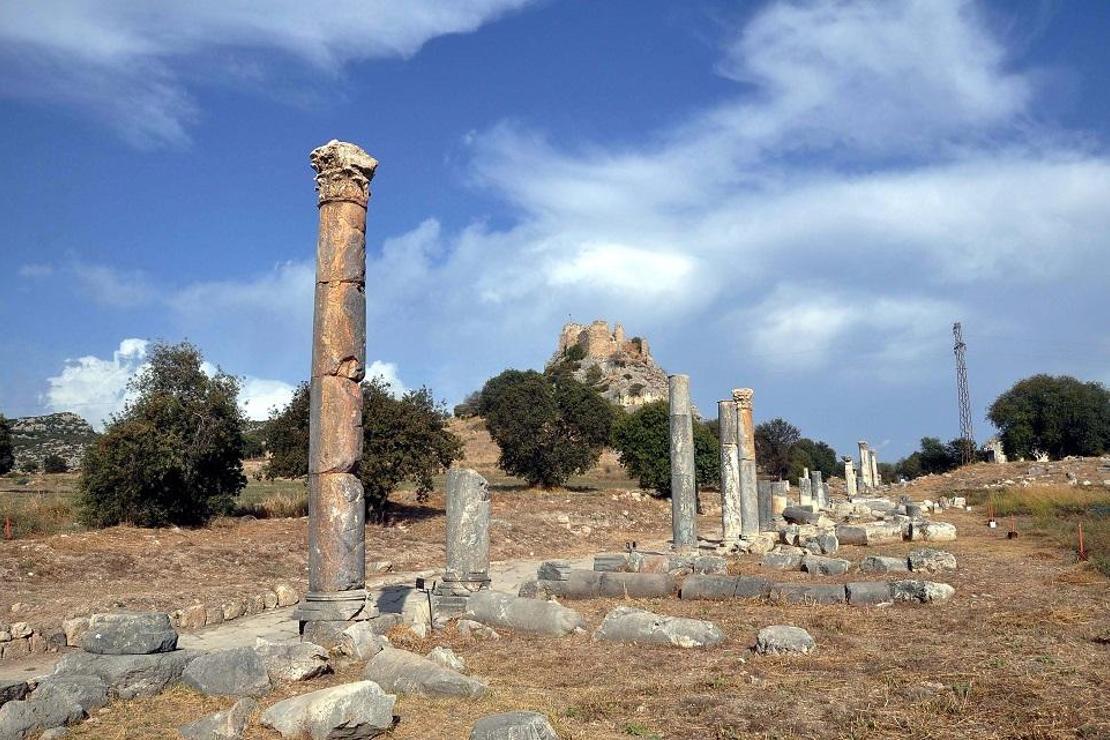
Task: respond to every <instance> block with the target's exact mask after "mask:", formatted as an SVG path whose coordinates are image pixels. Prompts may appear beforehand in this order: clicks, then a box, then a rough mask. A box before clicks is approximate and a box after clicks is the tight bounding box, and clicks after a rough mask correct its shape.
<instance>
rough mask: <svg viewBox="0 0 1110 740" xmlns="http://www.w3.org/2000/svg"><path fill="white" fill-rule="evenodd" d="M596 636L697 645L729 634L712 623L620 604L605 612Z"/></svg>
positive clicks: (648, 642) (688, 646)
mask: <svg viewBox="0 0 1110 740" xmlns="http://www.w3.org/2000/svg"><path fill="white" fill-rule="evenodd" d="M593 639H595V640H611V641H615V642H633V643H643V644H649V645H673V646H675V647H682V648H693V647H711V646H713V645H717V644H719V643H721V642H723V641H724V639H725V636H724V633H723V632H721V630H720V628H719V627H717V625H715V624H713V623H712V622H707V621H704V620H701V619H686V618H683V617H668V616H665V615H662V614H653V613H652V612H649V611H644V610H642V609H635V608H633V607H630V606H618V607H616V608H615V609H613V610H612V611H610V612H609V613H608V614H607V615H605V620H604V621H603V622H602V623H601V626H600V627H598V628H597V630H596V631H595V632H594V637H593Z"/></svg>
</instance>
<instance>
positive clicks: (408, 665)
mask: <svg viewBox="0 0 1110 740" xmlns="http://www.w3.org/2000/svg"><path fill="white" fill-rule="evenodd" d="M362 677H363V678H365V679H367V680H369V681H374V682H376V683H377V684H378V685H379V686H381V687H382V688H383V689H385V690H386V691H392V692H394V693H397V694H421V695H424V696H465V697H479V696H485V695H486V694H487V693H488V692H489V687H488V686H486V684H484V683H482V682H481V681H478V680H477V679H474V678H470V677H469V676H464V675H462V674H461V673H459V672H458V671H453V670H451V669H450V668H444V667H443V666H440V665H437V664H436V663H434V662H432V661H430V660H428V659H427V658H422V657H421V656H419V655H417V654H416V653H410V652H409V651H407V650H398V649H396V648H391V647H387V648H385V649H384V650H382V651H381V652H380V653H378V654H377V655H375V656H374V657H373V658H371V659H370V662H369V663H367V664H366V668H365V669H363V672H362Z"/></svg>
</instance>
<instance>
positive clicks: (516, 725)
mask: <svg viewBox="0 0 1110 740" xmlns="http://www.w3.org/2000/svg"><path fill="white" fill-rule="evenodd" d="M470 740H559V736H558V735H556V734H555V729H554V728H553V727H552V726H551V723H550V722H548V720H547V717H546V716H544V715H542V714H540V713H539V712H522V711H517V712H502V713H501V714H490V715H487V716H485V717H482V718H481V719H480V720H478V721H477V722H475V723H474V728H473V729H472V730H471V731H470Z"/></svg>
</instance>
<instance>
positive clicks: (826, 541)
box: [810, 531, 840, 555]
mask: <svg viewBox="0 0 1110 740" xmlns="http://www.w3.org/2000/svg"><path fill="white" fill-rule="evenodd" d="M810 541H811V542H816V543H817V545H818V546H819V547H820V548H821V554H823V555H832V554H834V553H835V552H836V551H837V550H839V549H840V540H838V539H837V538H836V533H834V532H828V531H826V532H821V533H820V534H818V535H815V536H814V537H813V539H812V540H810Z"/></svg>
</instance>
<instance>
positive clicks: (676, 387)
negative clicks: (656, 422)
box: [667, 375, 698, 550]
mask: <svg viewBox="0 0 1110 740" xmlns="http://www.w3.org/2000/svg"><path fill="white" fill-rule="evenodd" d="M667 380H668V390H669V392H670V393H669V395H670V407H671V408H670V411H671V529H672V533H673V546H674V549H675V550H694V549H696V548H697V546H698V530H697V495H698V494H697V483H696V480H695V478H694V419H693V415H692V413H691V408H690V376H689V375H671V376H670V377H668V378H667Z"/></svg>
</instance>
